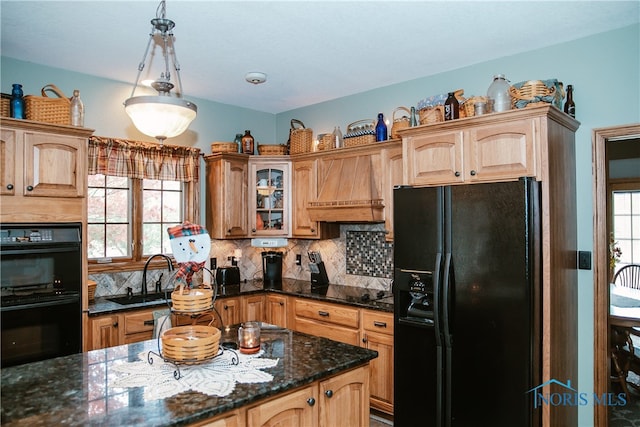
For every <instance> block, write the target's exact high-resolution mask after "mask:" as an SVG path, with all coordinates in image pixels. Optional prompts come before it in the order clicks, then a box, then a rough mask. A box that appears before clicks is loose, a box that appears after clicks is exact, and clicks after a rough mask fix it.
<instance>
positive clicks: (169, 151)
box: [89, 136, 200, 182]
mask: <svg viewBox="0 0 640 427" xmlns="http://www.w3.org/2000/svg"><path fill="white" fill-rule="evenodd" d="M199 169H200V149H199V148H192V147H183V146H179V145H167V144H162V145H160V144H154V143H151V142H142V141H132V140H128V139H117V138H108V137H103V136H92V137H90V138H89V175H95V174H103V175H109V176H122V177H128V178H138V179H143V178H145V179H161V180H171V181H182V182H190V181H194V182H197V181H198V180H199Z"/></svg>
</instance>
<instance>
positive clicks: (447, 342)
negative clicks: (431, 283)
mask: <svg viewBox="0 0 640 427" xmlns="http://www.w3.org/2000/svg"><path fill="white" fill-rule="evenodd" d="M450 268H451V254H450V253H447V254H446V255H445V259H444V269H443V270H442V273H443V280H442V300H438V301H439V302H440V303H441V304H442V323H443V325H442V326H443V329H444V359H445V360H444V388H441V389H440V390H443V393H444V395H445V408H444V411H445V412H444V414H445V417H444V420H445V426H446V427H449V426H451V398H452V394H451V363H452V355H451V352H452V351H453V348H452V338H451V327H450V325H449V320H451V319H449V291H450V289H449V287H450V286H451V273H450Z"/></svg>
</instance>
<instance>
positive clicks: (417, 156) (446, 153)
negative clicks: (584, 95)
mask: <svg viewBox="0 0 640 427" xmlns="http://www.w3.org/2000/svg"><path fill="white" fill-rule="evenodd" d="M542 108H545V107H542ZM532 110H533V109H522V110H512V111H510V112H507V113H500V114H490V115H484V116H478V117H473V118H469V119H462V120H454V121H450V122H443V123H438V124H435V125H426V126H420V127H415V128H410V129H409V130H404V131H401V132H400V133H401V135H402V136H403V138H404V141H405V143H404V157H405V162H406V163H405V166H406V168H405V172H404V173H405V175H404V180H405V183H406V184H408V185H417V186H420V185H442V184H460V183H472V182H495V181H508V180H513V179H517V178H519V177H523V176H532V177H536V178H538V179H539V178H540V170H539V166H540V135H541V134H542V133H541V131H542V130H541V126H542V123H543V122H542V119H541V118H540V116H539V115H533V114H528V113H531V112H532Z"/></svg>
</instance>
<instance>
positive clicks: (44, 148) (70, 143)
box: [0, 117, 93, 222]
mask: <svg viewBox="0 0 640 427" xmlns="http://www.w3.org/2000/svg"><path fill="white" fill-rule="evenodd" d="M0 132H1V133H0V166H1V167H2V171H1V172H0V179H1V182H0V184H1V187H0V197H1V198H0V202H1V204H2V212H1V213H0V220H1V221H3V222H64V221H83V220H86V201H85V196H86V193H87V138H88V137H89V136H90V135H91V134H92V133H93V131H92V130H91V129H85V128H77V127H73V126H61V125H49V124H46V123H37V122H31V121H27V120H15V119H9V118H4V117H3V118H2V128H1V129H0Z"/></svg>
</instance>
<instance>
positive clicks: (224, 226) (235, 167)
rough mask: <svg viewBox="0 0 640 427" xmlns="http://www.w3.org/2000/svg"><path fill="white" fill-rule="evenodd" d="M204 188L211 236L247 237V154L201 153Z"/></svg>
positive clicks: (207, 222)
mask: <svg viewBox="0 0 640 427" xmlns="http://www.w3.org/2000/svg"><path fill="white" fill-rule="evenodd" d="M204 159H205V163H206V174H207V191H206V215H207V218H206V224H207V230H208V231H209V235H210V236H211V238H213V239H239V238H243V237H248V235H249V232H248V220H247V216H248V207H247V206H248V205H247V203H248V196H247V194H248V185H247V183H248V160H249V155H247V154H235V153H217V154H211V155H207V156H205V158H204Z"/></svg>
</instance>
